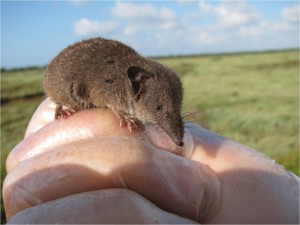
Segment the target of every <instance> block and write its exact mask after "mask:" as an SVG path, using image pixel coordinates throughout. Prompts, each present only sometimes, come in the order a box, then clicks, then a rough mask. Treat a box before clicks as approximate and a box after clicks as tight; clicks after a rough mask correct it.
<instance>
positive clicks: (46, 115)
mask: <svg viewBox="0 0 300 225" xmlns="http://www.w3.org/2000/svg"><path fill="white" fill-rule="evenodd" d="M54 114H55V103H53V102H52V101H51V100H50V98H46V99H45V100H44V101H43V102H42V103H41V104H40V105H39V107H38V108H37V109H36V110H35V112H34V114H33V116H32V117H31V120H30V122H29V124H28V126H27V129H26V132H25V138H26V137H28V136H29V135H31V134H32V133H34V132H36V131H37V130H39V129H40V128H42V127H43V126H45V125H46V124H48V123H50V122H51V121H53V119H54Z"/></svg>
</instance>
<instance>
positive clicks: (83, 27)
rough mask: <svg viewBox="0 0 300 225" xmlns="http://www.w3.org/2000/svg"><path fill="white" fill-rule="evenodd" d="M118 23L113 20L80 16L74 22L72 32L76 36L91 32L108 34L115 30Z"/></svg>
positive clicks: (91, 33)
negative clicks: (91, 19) (99, 19)
mask: <svg viewBox="0 0 300 225" xmlns="http://www.w3.org/2000/svg"><path fill="white" fill-rule="evenodd" d="M117 28H118V24H117V23H115V22H111V21H109V22H102V23H101V22H98V21H90V20H89V19H87V18H82V19H80V20H79V21H77V22H75V23H74V32H75V34H76V35H78V36H89V35H93V34H109V33H113V32H115V31H116V30H117Z"/></svg>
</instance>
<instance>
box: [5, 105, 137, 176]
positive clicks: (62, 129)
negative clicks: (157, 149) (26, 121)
mask: <svg viewBox="0 0 300 225" xmlns="http://www.w3.org/2000/svg"><path fill="white" fill-rule="evenodd" d="M119 134H122V135H128V136H130V135H131V136H132V135H136V133H130V132H129V131H128V130H127V129H126V128H121V127H119V123H118V119H117V118H116V117H115V115H114V114H113V113H112V112H111V111H109V110H96V109H92V110H85V111H80V112H77V113H76V114H74V115H72V116H71V117H69V118H68V119H65V120H64V119H60V120H54V121H52V122H50V123H48V124H47V125H45V126H44V127H42V128H41V129H39V130H37V131H36V132H34V133H32V134H31V135H30V136H28V137H27V138H25V139H24V140H23V141H22V142H20V143H19V144H18V145H17V146H16V147H15V148H14V149H13V150H12V151H11V152H10V154H9V155H8V157H7V159H6V170H7V172H9V171H10V170H11V169H12V168H13V167H14V166H15V165H17V164H18V163H19V162H21V161H23V160H25V159H27V158H30V157H34V156H36V155H38V154H41V153H43V152H47V151H50V150H51V149H53V148H55V147H57V146H60V145H64V144H67V143H70V142H73V141H78V140H84V139H89V138H93V137H102V136H109V135H119Z"/></svg>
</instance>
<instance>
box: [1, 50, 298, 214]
mask: <svg viewBox="0 0 300 225" xmlns="http://www.w3.org/2000/svg"><path fill="white" fill-rule="evenodd" d="M158 61H160V62H161V63H163V64H165V65H167V66H169V67H170V68H173V69H174V70H175V71H176V72H177V74H178V75H180V76H181V79H182V82H183V85H184V88H185V91H184V92H185V93H184V107H183V112H189V111H197V112H198V113H196V114H194V115H192V116H190V117H188V118H187V119H188V120H190V121H193V122H195V123H198V124H201V125H202V126H204V127H206V128H208V129H210V130H212V131H214V132H217V133H219V134H221V135H223V136H226V137H229V138H231V139H233V140H236V141H238V142H240V143H242V144H244V145H247V146H250V147H252V148H254V149H256V150H258V151H261V152H262V153H264V154H266V155H268V156H269V157H271V158H272V159H274V160H276V161H277V162H278V163H280V164H282V165H283V166H284V167H285V168H287V169H288V170H290V171H292V172H294V173H296V174H297V175H299V140H298V137H299V136H298V135H299V133H298V132H299V130H298V129H299V50H298V49H297V50H289V51H278V52H265V53H242V54H220V55H208V56H185V57H181V56H180V57H169V58H159V59H158ZM1 76H2V77H1V84H2V88H1V103H2V104H1V117H2V118H1V131H2V135H1V156H2V157H1V160H2V162H1V166H2V168H1V169H2V180H1V186H2V181H3V179H4V177H5V175H6V173H5V159H6V157H7V155H8V154H9V152H10V150H11V149H12V148H13V147H14V146H15V145H16V144H17V143H19V142H20V141H21V140H22V139H23V135H24V132H25V128H26V126H27V124H28V122H29V119H30V117H31V115H32V113H33V112H34V110H35V109H36V107H37V106H38V104H39V103H40V102H41V101H42V100H43V99H44V96H43V88H42V76H43V68H29V69H28V68H26V69H24V70H23V69H15V70H9V71H5V70H3V71H2V73H1ZM3 216H4V212H3V209H2V218H4V217H3Z"/></svg>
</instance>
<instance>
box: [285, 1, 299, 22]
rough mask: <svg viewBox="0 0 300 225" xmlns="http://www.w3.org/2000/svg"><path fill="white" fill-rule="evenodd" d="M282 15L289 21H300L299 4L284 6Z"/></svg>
mask: <svg viewBox="0 0 300 225" xmlns="http://www.w3.org/2000/svg"><path fill="white" fill-rule="evenodd" d="M281 15H282V17H283V19H284V20H285V21H287V22H291V23H299V5H294V6H291V7H286V8H284V9H283V10H282V12H281Z"/></svg>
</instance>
